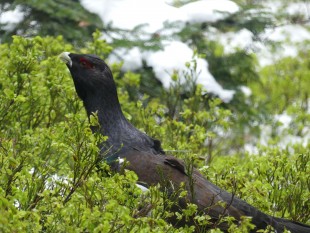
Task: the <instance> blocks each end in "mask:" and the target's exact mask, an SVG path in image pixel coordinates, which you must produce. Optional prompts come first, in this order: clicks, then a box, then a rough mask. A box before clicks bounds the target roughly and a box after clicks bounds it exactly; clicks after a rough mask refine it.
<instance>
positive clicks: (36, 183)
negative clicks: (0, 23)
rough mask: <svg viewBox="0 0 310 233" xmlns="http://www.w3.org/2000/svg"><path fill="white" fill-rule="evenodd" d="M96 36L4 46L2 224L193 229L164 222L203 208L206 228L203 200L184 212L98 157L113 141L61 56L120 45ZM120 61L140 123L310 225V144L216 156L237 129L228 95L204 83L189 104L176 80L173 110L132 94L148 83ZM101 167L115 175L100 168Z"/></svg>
mask: <svg viewBox="0 0 310 233" xmlns="http://www.w3.org/2000/svg"><path fill="white" fill-rule="evenodd" d="M94 37H95V40H94V42H92V43H89V44H87V46H86V47H85V48H80V49H79V50H77V49H74V47H73V46H72V45H70V44H67V43H65V42H64V40H63V39H62V37H56V38H52V37H46V38H42V37H35V38H33V39H25V38H22V37H18V36H15V37H14V38H13V42H12V43H10V44H2V45H0V62H1V64H2V68H1V70H0V212H1V218H0V231H1V232H77V231H78V232H167V231H169V232H192V231H193V230H194V226H186V227H184V228H175V227H174V226H172V225H170V224H168V223H167V222H166V221H165V220H164V219H165V218H167V217H171V216H176V217H180V218H182V217H190V216H191V215H196V217H195V219H196V221H197V229H199V228H200V229H204V230H205V226H206V224H207V223H208V216H200V215H199V214H197V213H196V208H195V206H194V205H189V206H188V208H187V209H185V210H184V211H183V213H182V216H180V213H174V212H171V211H169V209H167V208H166V206H167V205H171V203H170V201H169V200H167V198H166V196H165V193H162V192H159V187H151V188H150V191H148V192H146V193H142V192H141V190H140V189H138V188H137V187H136V185H135V183H136V181H137V176H136V175H135V174H134V173H133V172H131V171H127V170H124V171H123V173H121V174H111V172H109V168H108V166H107V165H105V163H104V162H103V161H98V158H97V154H98V149H97V143H98V141H101V140H104V138H102V137H100V135H93V134H92V133H91V131H90V129H89V125H90V124H96V120H95V119H92V120H91V122H90V123H89V122H88V121H87V117H86V113H85V112H84V109H83V106H82V104H81V101H80V100H79V99H78V98H77V96H76V94H75V90H74V87H73V83H72V80H71V78H70V75H69V73H68V71H67V69H66V68H65V65H64V64H63V63H61V62H60V60H59V59H58V58H57V56H58V54H60V53H61V52H63V51H74V50H77V51H82V52H85V53H86V52H93V51H95V52H96V53H97V54H98V55H100V56H102V57H104V56H106V55H107V54H108V53H109V52H110V51H111V48H110V46H108V45H106V44H105V43H104V42H103V41H100V40H99V39H98V38H99V36H98V33H95V34H94ZM119 68H120V67H119V65H113V66H112V69H113V73H114V75H115V78H116V82H117V86H118V92H119V97H120V101H121V104H122V107H123V110H124V113H125V115H126V117H127V118H128V119H129V120H131V122H133V123H134V124H135V125H136V126H137V127H138V128H140V129H141V130H144V131H146V132H147V133H148V134H150V135H151V136H153V137H156V138H160V139H161V140H162V141H163V146H164V148H165V149H167V150H168V151H169V152H171V153H172V154H174V155H176V156H178V157H180V158H185V159H187V160H188V159H189V161H192V162H193V163H194V164H195V165H196V166H197V167H198V168H200V170H201V171H202V172H203V173H204V174H205V175H206V177H208V178H209V179H210V180H211V181H213V182H214V183H216V184H218V185H219V186H221V187H223V188H224V189H227V190H230V191H232V192H234V193H236V195H238V196H240V197H241V198H243V199H244V200H246V201H248V202H249V203H251V204H253V205H254V206H256V207H258V208H260V209H261V210H263V211H265V212H267V213H269V214H271V215H274V216H278V217H286V218H290V219H294V220H298V221H302V222H305V223H307V222H308V223H309V219H310V217H309V211H308V209H309V198H308V197H309V194H310V192H309V188H310V187H309V180H310V177H309V174H310V168H309V159H310V158H309V156H310V155H309V146H308V147H300V146H295V147H294V148H293V149H294V151H293V152H292V150H291V149H289V148H288V149H287V150H280V149H279V148H277V147H276V146H274V147H269V148H268V147H266V148H261V150H260V153H259V154H258V155H245V156H241V155H236V156H230V157H225V156H224V157H223V156H213V154H216V155H218V154H220V150H219V149H218V148H220V145H221V144H219V143H217V144H216V147H215V148H216V149H213V150H212V151H211V150H210V147H209V146H208V145H209V144H207V146H205V142H206V141H207V142H210V141H212V140H213V141H216V140H217V139H219V138H220V134H219V131H218V130H219V129H221V130H225V129H227V128H228V127H229V126H230V124H229V122H228V119H229V116H230V115H231V113H230V111H228V110H227V109H225V108H223V107H222V106H221V101H219V100H218V99H212V100H210V99H209V98H207V96H204V95H201V93H202V89H201V87H200V86H195V85H194V86H192V88H191V89H190V90H189V93H190V97H188V98H186V100H185V101H184V102H182V104H179V103H178V101H179V100H178V99H175V98H174V97H177V96H178V93H179V92H178V91H179V89H180V88H181V87H180V86H179V85H178V77H175V80H176V82H175V86H174V87H172V88H171V90H170V94H168V96H170V97H171V98H172V99H170V100H169V101H170V102H171V103H176V104H172V105H173V106H175V107H174V110H173V113H172V112H171V110H172V108H171V106H172V105H171V106H170V107H169V106H168V105H167V102H163V101H162V99H161V98H150V96H147V95H144V96H143V97H137V96H136V95H134V97H130V95H131V94H132V90H133V89H136V88H139V87H140V85H141V76H139V75H136V74H133V73H126V74H125V75H124V76H123V77H122V76H121V75H120V72H119ZM189 74H190V73H189ZM189 76H190V75H189ZM305 81H306V79H305ZM168 96H166V97H168ZM132 99H133V100H132ZM169 101H168V102H169ZM205 103H208V104H207V108H204V106H206V105H205ZM211 139H212V140H211ZM222 143H225V142H222ZM210 153H211V154H212V153H213V154H212V156H211V155H210ZM98 164H100V167H101V168H105V170H106V171H107V173H106V174H103V173H101V172H98V171H97V167H98V166H97V165H98ZM178 195H181V196H182V195H184V192H182V191H181V192H180V193H179V194H178ZM266 197H267V198H266ZM287 203H290V204H289V205H288V204H287ZM223 221H227V222H230V231H231V232H246V231H247V230H248V229H251V227H252V226H251V224H250V222H249V221H250V220H249V219H246V218H245V219H243V220H242V223H241V224H240V225H236V224H235V223H234V222H233V221H231V219H224V220H223ZM210 232H220V231H219V230H218V229H212V230H210Z"/></svg>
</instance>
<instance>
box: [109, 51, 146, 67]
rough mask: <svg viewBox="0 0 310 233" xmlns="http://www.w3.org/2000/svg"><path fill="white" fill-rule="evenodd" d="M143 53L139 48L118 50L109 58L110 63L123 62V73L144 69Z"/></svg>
mask: <svg viewBox="0 0 310 233" xmlns="http://www.w3.org/2000/svg"><path fill="white" fill-rule="evenodd" d="M142 56H143V54H142V52H141V51H140V49H139V48H138V47H133V48H131V49H129V50H126V49H125V48H117V49H115V50H114V51H113V53H112V54H111V55H110V56H109V58H108V60H109V63H116V62H123V65H122V71H129V70H130V71H134V70H138V69H140V68H142Z"/></svg>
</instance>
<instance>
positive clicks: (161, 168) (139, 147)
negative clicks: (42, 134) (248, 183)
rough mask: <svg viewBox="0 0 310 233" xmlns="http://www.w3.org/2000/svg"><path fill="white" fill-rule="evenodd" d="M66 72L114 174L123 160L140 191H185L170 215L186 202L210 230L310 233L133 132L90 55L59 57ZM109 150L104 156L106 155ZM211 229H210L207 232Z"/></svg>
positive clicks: (105, 70) (102, 68)
mask: <svg viewBox="0 0 310 233" xmlns="http://www.w3.org/2000/svg"><path fill="white" fill-rule="evenodd" d="M59 57H60V59H61V60H62V61H63V62H65V64H66V66H67V68H68V69H69V71H70V73H71V76H72V79H73V83H74V86H75V90H76V93H77V95H78V97H79V98H80V99H81V100H82V102H83V104H84V108H85V110H86V113H87V116H88V118H90V117H91V116H92V114H94V113H95V114H97V119H98V123H99V125H98V126H96V127H92V131H93V132H94V133H95V132H96V133H100V134H102V135H104V136H107V138H108V139H107V140H106V141H105V142H103V143H100V145H99V147H100V153H99V154H104V156H105V159H106V161H107V162H109V163H110V164H112V165H113V169H115V170H116V171H118V169H119V166H118V164H119V163H118V162H117V161H118V159H122V161H123V160H126V169H128V170H132V171H134V172H135V173H136V174H137V176H138V182H139V183H141V184H145V186H154V185H158V184H161V185H162V187H167V189H166V190H168V194H171V195H170V197H171V198H172V199H173V195H172V193H173V191H176V190H178V189H181V188H184V189H185V190H186V191H187V195H186V196H185V197H174V199H173V201H174V202H175V203H176V204H175V205H173V206H172V210H176V211H180V210H181V209H182V208H186V206H187V204H188V203H192V204H195V205H197V209H198V211H199V213H204V214H206V215H208V216H210V218H211V222H212V224H213V226H215V225H216V224H217V225H216V227H219V228H220V229H221V230H222V231H224V232H227V230H228V227H229V226H228V224H225V223H220V224H218V223H219V222H220V220H221V218H222V217H223V216H231V217H233V218H234V219H235V220H236V222H237V223H238V221H240V220H241V219H242V217H243V216H247V217H250V218H251V222H252V224H254V225H255V228H254V229H252V230H251V232H256V231H257V230H259V229H266V228H267V227H268V226H272V227H273V229H274V230H275V231H276V232H277V233H281V232H284V231H285V229H286V230H289V231H291V232H292V233H309V232H310V226H308V225H306V224H303V223H299V222H296V221H292V220H288V219H283V218H277V217H274V216H270V215H267V214H265V213H263V212H262V211H260V210H258V209H257V208H255V207H254V206H252V205H250V204H248V203H247V202H245V201H243V200H241V199H239V198H238V197H236V196H235V195H234V194H231V193H229V192H227V191H225V190H223V189H221V188H220V187H218V186H216V185H215V184H213V183H212V182H210V181H209V180H207V179H206V178H205V177H204V176H203V175H202V174H201V173H200V172H199V171H198V170H197V169H195V168H194V169H192V171H191V173H189V171H188V170H189V169H187V167H186V163H185V162H184V161H182V160H180V159H178V158H176V157H174V156H172V155H167V154H166V153H165V151H164V150H163V148H162V146H161V142H160V141H159V140H156V139H153V138H152V137H150V136H148V135H147V134H146V133H144V132H142V131H140V130H138V129H137V128H136V127H134V126H133V125H132V124H131V123H130V122H129V121H128V120H127V119H126V117H125V116H124V114H123V112H122V109H121V105H120V102H119V99H118V94H117V88H116V84H115V81H114V78H113V75H112V72H111V70H110V68H109V66H108V65H107V64H106V63H105V62H104V60H102V59H101V58H100V57H98V56H96V55H92V54H75V53H70V52H63V53H61V54H60V55H59ZM105 151H108V153H105ZM167 221H168V222H170V223H171V224H173V225H175V226H176V227H179V226H184V224H194V223H193V221H194V219H181V220H180V219H176V218H174V217H171V218H169V219H167ZM212 224H211V225H210V228H212Z"/></svg>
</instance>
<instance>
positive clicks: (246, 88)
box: [239, 86, 252, 97]
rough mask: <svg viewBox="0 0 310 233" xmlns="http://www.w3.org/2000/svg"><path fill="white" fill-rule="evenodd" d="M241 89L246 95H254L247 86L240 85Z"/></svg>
mask: <svg viewBox="0 0 310 233" xmlns="http://www.w3.org/2000/svg"><path fill="white" fill-rule="evenodd" d="M239 89H240V90H241V92H242V93H243V94H244V95H245V96H246V97H249V96H251V95H252V90H251V89H250V88H249V87H247V86H240V87H239Z"/></svg>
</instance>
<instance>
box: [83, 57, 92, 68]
mask: <svg viewBox="0 0 310 233" xmlns="http://www.w3.org/2000/svg"><path fill="white" fill-rule="evenodd" d="M80 64H81V66H83V67H84V68H87V69H92V68H93V67H94V65H93V64H92V63H91V62H90V61H88V60H86V59H85V58H84V57H82V58H80Z"/></svg>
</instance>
